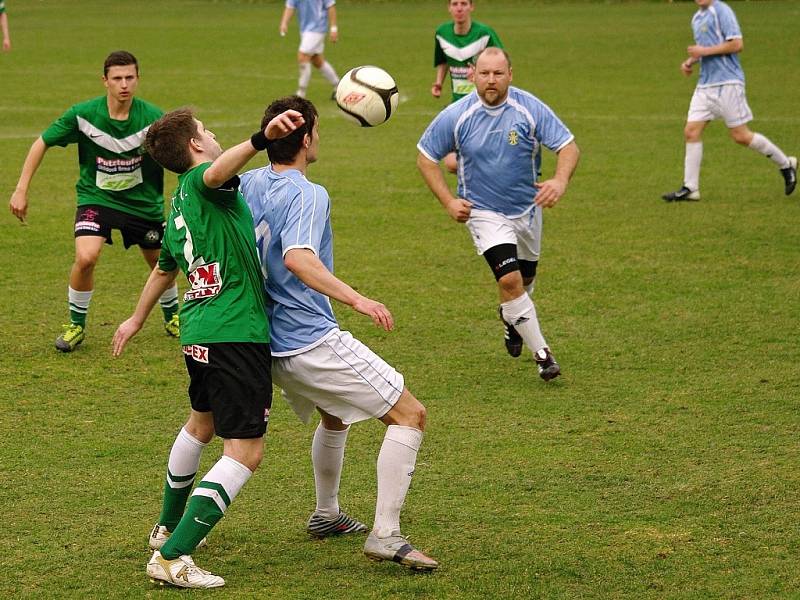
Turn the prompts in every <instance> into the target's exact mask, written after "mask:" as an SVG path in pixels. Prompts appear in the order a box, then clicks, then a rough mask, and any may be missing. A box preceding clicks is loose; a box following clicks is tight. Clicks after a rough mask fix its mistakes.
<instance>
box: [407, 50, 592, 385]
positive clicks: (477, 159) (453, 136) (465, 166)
mask: <svg viewBox="0 0 800 600" xmlns="http://www.w3.org/2000/svg"><path fill="white" fill-rule="evenodd" d="M511 79H512V70H511V60H510V58H509V56H508V54H507V53H506V52H505V51H504V50H502V49H501V48H486V49H485V50H483V51H482V52H481V53H480V54H479V55H478V57H477V59H476V62H475V86H476V89H475V91H473V92H471V93H470V94H469V95H467V96H465V97H464V98H462V99H461V100H459V101H457V102H454V103H453V104H451V105H450V106H448V107H447V108H445V109H444V110H443V111H442V112H441V113H439V115H438V116H437V117H436V118H435V119H434V120H433V122H432V123H431V124H430V125H429V126H428V128H427V129H426V130H425V133H424V134H423V135H422V137H421V138H420V140H419V143H418V144H417V148H418V149H419V156H418V157H417V167H419V170H420V172H421V173H422V177H423V179H425V183H427V184H428V187H429V188H430V189H431V191H432V192H433V193H434V195H435V196H436V197H437V198H438V199H439V202H441V204H442V206H443V207H444V209H445V210H446V211H447V214H449V215H450V217H452V218H453V219H454V220H456V221H458V222H459V223H466V224H467V227H468V228H469V230H470V233H471V234H472V239H473V242H474V243H475V247H476V249H477V251H478V254H481V255H483V257H484V258H485V259H486V262H487V263H488V264H489V267H490V268H491V270H492V273H493V274H494V276H495V279H496V280H497V286H498V289H499V293H500V318H501V319H502V320H503V322H504V324H505V327H506V350H507V351H508V353H509V354H510V355H511V356H514V357H517V356H519V355H520V354H521V353H522V346H523V343H524V344H525V345H526V346H528V348H530V350H531V351H532V352H533V358H534V361H536V364H537V366H538V368H539V376H540V377H541V378H542V379H544V380H545V381H549V380H551V379H553V378H554V377H558V376H559V375H560V374H561V368H560V366H559V365H558V363H557V362H556V360H555V358H554V357H553V354H552V352H551V351H550V348H549V346H548V345H547V342H546V341H545V339H544V336H543V335H542V332H541V329H540V327H539V320H538V318H537V315H536V308H535V306H534V304H533V300H532V299H531V294H532V293H533V285H534V278H535V276H536V267H537V265H538V261H539V254H540V250H541V233H542V209H544V208H550V207H552V206H555V204H556V203H557V202H558V201H559V200H560V199H561V197H562V196H563V195H564V193H565V192H566V189H567V184H568V183H569V180H570V178H571V177H572V173H573V172H574V171H575V167H576V166H577V164H578V156H579V151H578V146H577V145H576V144H575V138H574V136H573V135H572V133H571V132H570V131H569V129H567V127H566V126H565V125H564V124H563V123H562V122H561V120H560V119H559V118H558V117H557V116H556V115H555V113H553V111H552V110H551V109H550V107H548V106H547V105H546V104H544V103H543V102H542V101H541V100H539V99H538V98H536V97H535V96H533V95H532V94H529V93H528V92H526V91H524V90H521V89H519V88H515V87H512V86H511ZM542 146H544V147H545V148H547V149H548V150H551V151H553V152H555V153H556V154H557V156H558V158H557V161H556V170H555V174H554V175H553V177H552V178H550V179H547V180H545V181H541V182H538V181H537V179H538V172H539V162H540V158H539V157H540V152H539V151H540V148H541V147H542ZM453 151H455V152H456V154H457V155H458V195H457V196H454V195H453V193H452V192H451V191H450V189H449V187H448V186H447V182H446V181H445V179H444V175H443V174H442V171H441V169H440V168H439V166H438V162H439V161H440V160H441V159H442V158H443V157H444V156H445V155H446V154H447V153H448V152H453Z"/></svg>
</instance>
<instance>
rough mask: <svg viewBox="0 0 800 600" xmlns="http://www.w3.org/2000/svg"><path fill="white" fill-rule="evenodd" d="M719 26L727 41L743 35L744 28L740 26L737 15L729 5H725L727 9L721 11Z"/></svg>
mask: <svg viewBox="0 0 800 600" xmlns="http://www.w3.org/2000/svg"><path fill="white" fill-rule="evenodd" d="M719 26H720V29H721V30H722V36H723V37H724V38H725V41H728V40H735V39H738V38H741V37H742V30H741V29H740V28H739V22H738V21H737V20H736V15H735V14H734V12H733V10H732V9H731V8H730V7H729V6H725V10H720V11H719Z"/></svg>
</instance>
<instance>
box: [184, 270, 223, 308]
mask: <svg viewBox="0 0 800 600" xmlns="http://www.w3.org/2000/svg"><path fill="white" fill-rule="evenodd" d="M188 277H189V283H190V284H191V286H192V288H191V289H190V290H188V291H187V292H186V293H185V294H184V295H183V300H184V302H188V301H189V300H197V299H199V298H209V297H211V296H216V295H217V294H219V291H220V289H222V275H221V274H220V272H219V263H218V262H213V263H209V264H207V265H200V266H199V267H197V268H196V269H195V270H194V271H191V272H190V273H189V276H188Z"/></svg>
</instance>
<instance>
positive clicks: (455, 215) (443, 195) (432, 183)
mask: <svg viewBox="0 0 800 600" xmlns="http://www.w3.org/2000/svg"><path fill="white" fill-rule="evenodd" d="M417 168H418V169H419V172H420V173H421V174H422V178H423V179H424V180H425V183H426V184H427V185H428V187H429V188H430V190H431V191H432V192H433V195H434V196H436V199H437V200H439V203H440V204H441V205H442V207H443V208H444V209H445V210H446V211H447V214H448V215H450V217H451V218H452V219H454V220H455V221H458V222H459V223H466V221H467V219H469V213H470V211H471V209H472V203H471V202H469V201H468V200H464V199H463V198H456V197H455V196H454V195H453V194H452V192H451V191H450V188H449V187H448V186H447V182H446V181H445V180H444V175H443V174H442V169H441V168H440V167H439V163H436V162H434V161H432V160H431V159H429V158H428V157H427V156H425V155H424V154H423V153H422V152H420V153H419V154H418V155H417Z"/></svg>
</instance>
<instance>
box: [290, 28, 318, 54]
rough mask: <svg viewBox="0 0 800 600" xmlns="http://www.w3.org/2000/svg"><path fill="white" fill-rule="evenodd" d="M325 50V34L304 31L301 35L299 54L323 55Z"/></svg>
mask: <svg viewBox="0 0 800 600" xmlns="http://www.w3.org/2000/svg"><path fill="white" fill-rule="evenodd" d="M324 50H325V34H324V33H317V32H316V31H304V32H303V33H301V34H300V47H299V48H298V49H297V51H298V52H302V53H303V54H308V55H309V56H314V55H315V54H322V52H323V51H324Z"/></svg>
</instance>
